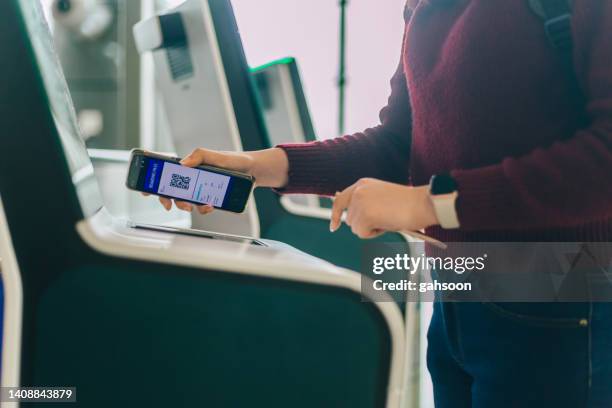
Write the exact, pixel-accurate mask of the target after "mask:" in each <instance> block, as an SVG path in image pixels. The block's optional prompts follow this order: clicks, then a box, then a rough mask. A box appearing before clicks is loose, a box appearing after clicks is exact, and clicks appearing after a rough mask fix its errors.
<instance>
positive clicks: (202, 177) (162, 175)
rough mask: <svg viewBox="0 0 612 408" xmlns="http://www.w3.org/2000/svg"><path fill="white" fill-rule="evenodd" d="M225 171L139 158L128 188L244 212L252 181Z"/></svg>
mask: <svg viewBox="0 0 612 408" xmlns="http://www.w3.org/2000/svg"><path fill="white" fill-rule="evenodd" d="M222 171H223V170H221V169H219V171H218V172H217V171H213V170H207V169H202V168H197V167H195V168H192V167H186V166H182V165H180V164H178V163H176V162H174V161H171V160H164V159H161V158H158V157H151V156H148V155H140V154H136V155H134V156H133V158H132V164H131V166H130V174H129V175H128V187H129V188H133V189H136V190H139V191H143V192H146V193H151V194H156V195H161V196H165V197H171V198H176V199H178V200H182V201H189V202H192V203H195V204H200V205H202V204H210V205H212V206H214V207H216V208H220V209H224V210H228V211H233V212H242V211H243V210H244V206H245V205H246V201H247V200H248V197H249V194H250V191H251V188H252V184H253V183H252V180H251V179H249V178H246V177H239V176H236V175H232V174H224V173H223V172H222ZM134 182H135V183H134Z"/></svg>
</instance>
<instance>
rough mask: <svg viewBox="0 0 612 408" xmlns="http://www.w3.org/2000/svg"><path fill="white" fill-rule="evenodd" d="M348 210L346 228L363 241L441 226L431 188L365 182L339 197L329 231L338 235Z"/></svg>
mask: <svg viewBox="0 0 612 408" xmlns="http://www.w3.org/2000/svg"><path fill="white" fill-rule="evenodd" d="M344 210H346V221H345V222H346V224H347V225H349V226H350V227H351V230H352V231H353V233H354V234H355V235H357V236H359V237H360V238H374V237H377V236H379V235H381V234H383V233H385V232H386V231H418V230H421V229H423V228H427V227H429V226H432V225H437V224H438V219H437V217H436V214H435V211H434V209H433V205H432V203H431V199H430V198H429V187H428V186H420V187H411V186H404V185H401V184H395V183H389V182H386V181H381V180H376V179H370V178H363V179H360V180H359V181H357V182H356V183H355V184H353V185H352V186H350V187H347V188H346V189H345V190H344V191H342V192H339V193H336V197H335V198H334V206H333V209H332V217H331V223H330V225H329V229H330V231H332V232H333V231H336V230H337V229H338V228H339V227H340V223H341V222H342V213H343V212H344Z"/></svg>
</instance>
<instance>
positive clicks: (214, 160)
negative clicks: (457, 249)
mask: <svg viewBox="0 0 612 408" xmlns="http://www.w3.org/2000/svg"><path fill="white" fill-rule="evenodd" d="M223 159H224V155H223V154H221V153H219V152H215V151H213V150H207V149H202V148H199V149H195V150H194V151H193V152H191V153H190V154H189V155H188V156H186V157H185V158H184V159H183V160H181V164H182V165H183V166H187V167H195V166H199V165H200V164H209V165H212V166H218V167H223V161H224V160H223Z"/></svg>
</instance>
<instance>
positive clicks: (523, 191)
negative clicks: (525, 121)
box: [452, 0, 612, 230]
mask: <svg viewBox="0 0 612 408" xmlns="http://www.w3.org/2000/svg"><path fill="white" fill-rule="evenodd" d="M574 10H575V15H574V23H573V24H574V27H575V29H574V45H575V52H574V55H575V56H578V55H580V59H577V60H581V61H582V62H583V63H582V64H575V65H576V72H577V75H578V77H579V80H580V83H581V85H582V87H583V89H584V91H585V94H586V96H587V102H586V111H587V114H588V119H589V125H588V127H586V128H583V129H579V130H578V131H577V132H576V133H575V134H574V135H573V136H572V137H571V138H569V139H566V140H563V141H559V142H557V143H555V144H553V145H551V146H550V147H547V148H539V149H536V150H533V151H532V152H530V153H529V154H526V155H524V156H522V157H516V158H506V159H504V160H503V161H502V162H501V163H499V164H495V165H491V166H487V167H482V168H475V169H469V170H455V171H453V172H452V175H453V176H454V178H455V179H456V180H457V183H458V190H459V198H458V200H457V212H458V216H459V220H460V222H461V226H462V229H465V230H490V229H516V228H520V229H524V228H546V227H553V226H557V227H565V226H568V227H569V226H573V225H579V224H584V223H587V222H591V221H596V220H601V219H606V218H609V217H612V179H611V177H612V41H611V39H612V2H608V1H603V2H598V1H595V0H592V1H591V0H582V1H577V2H575V6H574Z"/></svg>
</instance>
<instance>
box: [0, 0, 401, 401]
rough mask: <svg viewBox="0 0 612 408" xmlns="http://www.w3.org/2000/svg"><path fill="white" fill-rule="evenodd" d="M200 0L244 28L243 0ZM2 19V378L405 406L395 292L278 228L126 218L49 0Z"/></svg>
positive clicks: (129, 397) (140, 397)
mask: <svg viewBox="0 0 612 408" xmlns="http://www.w3.org/2000/svg"><path fill="white" fill-rule="evenodd" d="M189 3H191V4H192V5H193V4H198V5H199V6H200V7H202V10H214V13H215V14H216V16H217V18H218V19H219V20H218V21H224V23H225V24H226V25H227V26H230V27H235V21H234V16H233V13H232V9H231V5H230V3H229V1H227V0H201V1H194V0H192V1H190V2H189ZM0 25H1V26H2V27H3V30H4V33H5V35H4V36H2V37H1V38H0V52H1V53H2V54H3V55H10V56H11V64H2V65H1V66H0V75H1V76H2V77H3V78H4V80H3V81H0V126H1V128H2V129H3V132H2V136H1V137H0V150H2V151H5V152H14V153H15V154H11V155H7V156H6V157H5V159H4V160H2V161H0V198H1V203H0V204H1V205H0V227H1V228H0V235H2V236H0V242H1V243H2V245H0V258H2V259H3V260H4V259H10V260H14V262H12V261H11V262H7V263H3V265H2V267H3V276H4V278H5V285H6V286H7V287H10V288H11V290H10V291H7V293H6V296H7V304H11V305H13V306H11V308H9V309H8V310H7V312H6V314H5V320H4V321H5V324H4V329H5V330H4V338H3V349H2V376H1V384H2V386H5V387H6V386H18V385H30V386H34V385H39V386H43V385H44V386H74V387H76V389H77V398H78V401H79V404H80V405H82V406H87V407H108V406H151V407H158V406H159V407H161V406H185V407H192V406H292V407H312V406H351V407H378V406H388V407H397V406H399V405H400V402H401V400H402V398H403V390H404V387H403V376H404V366H403V362H404V352H405V338H404V323H403V319H402V315H401V312H400V310H399V308H398V306H397V304H396V303H394V302H393V301H392V299H391V298H389V299H388V301H387V302H379V303H374V302H368V301H364V300H366V299H362V296H361V294H360V287H361V280H362V279H363V278H362V277H361V276H360V275H359V274H358V273H357V272H354V271H350V270H347V269H343V268H340V267H336V266H335V265H333V264H331V263H329V262H327V261H324V260H321V259H318V258H316V257H313V256H310V255H308V254H306V253H304V252H301V251H299V250H297V249H295V248H293V247H291V246H289V245H287V244H284V243H281V242H278V241H273V240H263V239H262V240H260V239H254V238H248V237H237V236H235V235H227V234H220V233H215V234H208V236H200V235H198V233H195V232H193V231H191V230H187V229H172V228H168V227H158V226H155V225H148V224H142V225H139V226H138V227H137V228H135V225H134V224H133V223H131V222H129V221H126V220H125V219H120V218H116V217H114V216H112V215H111V214H110V213H109V212H108V211H107V210H106V208H105V207H104V205H103V199H102V196H101V194H100V189H99V186H98V183H97V180H96V177H95V174H94V169H93V166H92V163H91V161H90V159H89V157H88V154H87V150H86V149H85V145H84V143H83V141H82V138H81V136H80V133H79V129H78V126H77V125H76V118H75V114H74V108H73V105H72V102H71V97H70V93H69V92H68V89H67V86H66V82H65V79H64V76H63V73H62V69H61V67H60V64H59V61H58V59H57V56H56V54H55V52H54V47H53V43H52V41H51V35H50V32H49V29H48V26H47V23H46V21H45V18H44V15H43V12H42V9H41V7H40V4H39V3H38V2H34V1H30V0H7V1H4V2H1V3H0ZM16 95H18V96H19V97H16ZM241 131H242V129H241ZM32 157H35V158H36V159H35V160H30V159H29V158H32ZM16 169H19V177H15V171H16ZM24 180H29V182H24ZM32 183H35V184H34V185H35V191H36V194H32V185H33V184H32ZM117 188H124V186H123V180H117ZM40 200H45V202H46V205H45V211H41V209H40V205H39V202H40ZM203 234H204V233H203ZM9 296H10V299H9V298H8V297H9ZM7 321H8V322H10V323H11V324H10V325H9V324H7V323H6V322H7ZM16 322H18V324H15V323H16ZM7 329H10V330H7ZM356 339H358V340H357V341H356Z"/></svg>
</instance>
